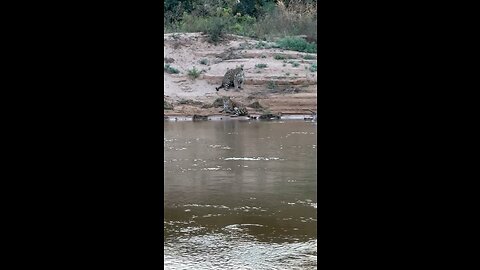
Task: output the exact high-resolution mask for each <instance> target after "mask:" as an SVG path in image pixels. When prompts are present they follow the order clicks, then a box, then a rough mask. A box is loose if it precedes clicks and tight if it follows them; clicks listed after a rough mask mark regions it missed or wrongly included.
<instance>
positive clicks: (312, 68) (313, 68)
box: [310, 63, 317, 72]
mask: <svg viewBox="0 0 480 270" xmlns="http://www.w3.org/2000/svg"><path fill="white" fill-rule="evenodd" d="M310 71H311V72H317V63H314V64H312V65H311V66H310Z"/></svg>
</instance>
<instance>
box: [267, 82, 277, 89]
mask: <svg viewBox="0 0 480 270" xmlns="http://www.w3.org/2000/svg"><path fill="white" fill-rule="evenodd" d="M267 88H268V89H271V90H272V89H276V88H277V84H276V83H275V82H274V81H269V82H268V84H267Z"/></svg>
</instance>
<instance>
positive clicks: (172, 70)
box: [163, 64, 180, 74]
mask: <svg viewBox="0 0 480 270" xmlns="http://www.w3.org/2000/svg"><path fill="white" fill-rule="evenodd" d="M163 71H164V72H167V73H169V74H178V73H180V71H179V70H178V69H176V68H174V67H171V66H170V65H169V64H166V65H165V66H163Z"/></svg>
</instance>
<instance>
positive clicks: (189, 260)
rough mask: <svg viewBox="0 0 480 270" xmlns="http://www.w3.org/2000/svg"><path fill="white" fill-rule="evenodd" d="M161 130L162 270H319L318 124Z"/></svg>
mask: <svg viewBox="0 0 480 270" xmlns="http://www.w3.org/2000/svg"><path fill="white" fill-rule="evenodd" d="M164 124H165V127H164V152H165V153H164V154H165V155H164V157H165V158H164V169H165V170H164V171H165V178H164V179H165V180H164V188H165V189H164V190H165V191H164V267H165V269H316V267H317V257H316V255H317V251H316V250H317V230H316V226H317V198H316V195H317V194H316V188H317V170H316V155H317V142H316V134H317V125H316V123H311V122H304V121H275V122H259V121H208V122H164Z"/></svg>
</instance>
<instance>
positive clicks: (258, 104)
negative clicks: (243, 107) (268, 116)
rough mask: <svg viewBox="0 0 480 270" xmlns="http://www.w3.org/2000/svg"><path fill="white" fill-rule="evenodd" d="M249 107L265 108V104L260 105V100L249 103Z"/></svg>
mask: <svg viewBox="0 0 480 270" xmlns="http://www.w3.org/2000/svg"><path fill="white" fill-rule="evenodd" d="M248 107H250V108H254V109H263V106H262V105H260V103H259V102H258V101H255V102H253V103H252V104H250V105H248Z"/></svg>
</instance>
